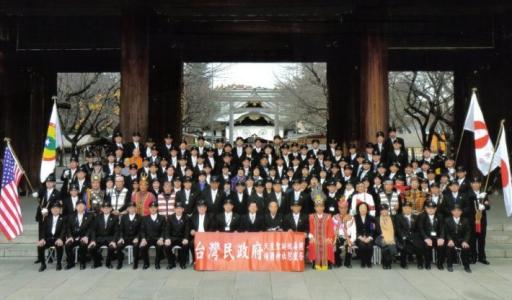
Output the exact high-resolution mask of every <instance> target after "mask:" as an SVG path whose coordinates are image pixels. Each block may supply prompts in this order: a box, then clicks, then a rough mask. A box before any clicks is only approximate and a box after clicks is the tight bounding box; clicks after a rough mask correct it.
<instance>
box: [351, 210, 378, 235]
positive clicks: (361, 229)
mask: <svg viewBox="0 0 512 300" xmlns="http://www.w3.org/2000/svg"><path fill="white" fill-rule="evenodd" d="M354 218H355V220H356V231H357V236H366V237H373V238H375V218H374V217H372V216H371V215H369V214H368V215H366V218H365V220H364V222H363V220H362V218H361V215H359V214H357V215H356V216H355V217H354Z"/></svg>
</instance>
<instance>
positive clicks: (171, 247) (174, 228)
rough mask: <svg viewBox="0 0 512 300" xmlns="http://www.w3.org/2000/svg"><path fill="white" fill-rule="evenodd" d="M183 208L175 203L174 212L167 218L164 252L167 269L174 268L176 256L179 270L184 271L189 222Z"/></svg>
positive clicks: (178, 203) (188, 240) (186, 259)
mask: <svg viewBox="0 0 512 300" xmlns="http://www.w3.org/2000/svg"><path fill="white" fill-rule="evenodd" d="M184 211H185V206H184V205H183V203H181V202H177V203H176V207H175V212H174V214H172V215H171V216H169V217H168V218H167V227H166V229H165V234H164V236H165V242H164V245H165V246H164V251H165V254H166V256H167V263H168V265H167V269H168V270H170V269H173V268H175V267H176V255H177V256H178V262H179V265H180V268H182V269H186V268H187V262H188V252H189V242H190V220H189V218H188V217H187V215H185V214H184ZM175 251H176V254H175V253H174V252H175Z"/></svg>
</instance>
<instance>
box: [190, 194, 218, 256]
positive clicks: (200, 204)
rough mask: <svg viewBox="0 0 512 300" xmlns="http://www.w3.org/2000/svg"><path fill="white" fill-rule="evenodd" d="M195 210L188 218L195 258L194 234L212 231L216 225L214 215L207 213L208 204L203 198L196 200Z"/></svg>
mask: <svg viewBox="0 0 512 300" xmlns="http://www.w3.org/2000/svg"><path fill="white" fill-rule="evenodd" d="M196 207H197V208H196V211H195V213H194V214H193V215H192V217H191V218H190V239H191V246H192V249H191V250H192V258H193V259H194V260H195V251H194V250H195V248H194V236H195V235H196V233H198V232H212V231H215V229H216V228H217V225H216V224H215V217H214V216H212V215H211V214H210V213H208V206H207V204H206V201H204V199H201V198H199V199H198V200H197V205H196Z"/></svg>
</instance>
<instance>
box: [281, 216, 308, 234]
mask: <svg viewBox="0 0 512 300" xmlns="http://www.w3.org/2000/svg"><path fill="white" fill-rule="evenodd" d="M283 229H284V230H285V231H288V230H292V231H295V232H308V231H309V220H308V215H307V214H305V213H300V215H299V221H298V223H297V224H295V220H294V219H293V213H289V214H287V215H285V216H284V218H283Z"/></svg>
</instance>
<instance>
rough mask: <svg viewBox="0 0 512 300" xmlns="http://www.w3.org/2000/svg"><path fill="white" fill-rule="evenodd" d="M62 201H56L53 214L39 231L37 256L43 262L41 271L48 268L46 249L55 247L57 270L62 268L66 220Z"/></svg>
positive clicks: (53, 205)
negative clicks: (63, 215)
mask: <svg viewBox="0 0 512 300" xmlns="http://www.w3.org/2000/svg"><path fill="white" fill-rule="evenodd" d="M61 208H62V205H61V204H60V202H54V203H53V204H52V206H51V208H50V211H51V214H50V215H49V216H48V217H46V218H45V220H44V221H43V225H42V230H41V232H39V242H38V243H37V258H38V260H39V261H40V262H41V267H40V268H39V272H43V271H44V270H46V260H45V256H44V250H45V249H48V248H50V247H55V250H56V251H57V271H60V270H62V254H63V251H64V249H63V246H64V234H65V221H64V218H63V217H62V215H61V214H60V212H61Z"/></svg>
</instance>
